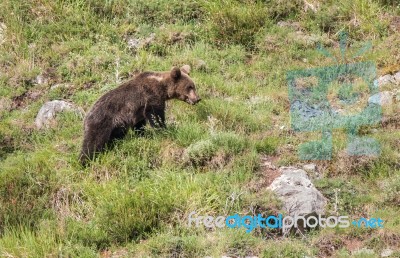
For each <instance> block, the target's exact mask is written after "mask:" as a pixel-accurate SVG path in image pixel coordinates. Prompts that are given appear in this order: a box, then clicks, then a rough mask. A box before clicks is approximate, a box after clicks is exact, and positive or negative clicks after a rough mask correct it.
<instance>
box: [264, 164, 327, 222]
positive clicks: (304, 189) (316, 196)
mask: <svg viewBox="0 0 400 258" xmlns="http://www.w3.org/2000/svg"><path fill="white" fill-rule="evenodd" d="M279 170H280V172H281V173H282V175H281V176H280V177H278V178H276V179H275V180H274V181H273V182H272V184H271V185H270V186H269V187H268V188H269V189H271V190H272V191H273V192H274V193H275V194H276V195H277V196H278V198H279V199H281V200H282V201H283V209H284V210H285V212H286V213H287V214H289V215H291V216H292V215H299V216H307V215H310V214H324V210H325V205H326V202H327V200H326V198H325V197H324V196H323V195H322V194H321V193H320V192H319V191H318V190H317V189H316V188H315V186H314V185H313V184H312V182H311V181H310V179H309V178H308V176H307V173H306V172H305V171H304V170H302V169H297V168H295V167H281V168H280V169H279Z"/></svg>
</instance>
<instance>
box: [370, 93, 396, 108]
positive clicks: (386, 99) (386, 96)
mask: <svg viewBox="0 0 400 258" xmlns="http://www.w3.org/2000/svg"><path fill="white" fill-rule="evenodd" d="M368 102H369V103H373V104H377V105H381V106H386V105H391V104H392V102H393V93H392V92H390V91H382V92H380V93H377V94H375V95H372V96H371V97H369V99H368Z"/></svg>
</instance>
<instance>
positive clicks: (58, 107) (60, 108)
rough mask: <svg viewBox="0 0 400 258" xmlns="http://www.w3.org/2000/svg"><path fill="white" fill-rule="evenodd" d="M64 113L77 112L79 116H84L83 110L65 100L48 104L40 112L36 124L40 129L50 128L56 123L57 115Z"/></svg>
mask: <svg viewBox="0 0 400 258" xmlns="http://www.w3.org/2000/svg"><path fill="white" fill-rule="evenodd" d="M64 111H71V112H76V113H78V114H79V115H82V116H83V114H84V112H83V110H82V109H80V108H78V107H76V106H75V105H73V104H71V103H69V102H66V101H63V100H53V101H49V102H46V103H45V104H44V105H43V106H42V107H41V108H40V110H39V112H38V114H37V116H36V119H35V124H36V127H37V128H38V129H41V128H43V127H49V126H50V124H51V122H52V121H54V119H55V117H56V115H57V113H60V112H64Z"/></svg>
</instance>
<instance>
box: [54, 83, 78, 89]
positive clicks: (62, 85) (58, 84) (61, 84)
mask: <svg viewBox="0 0 400 258" xmlns="http://www.w3.org/2000/svg"><path fill="white" fill-rule="evenodd" d="M72 87H73V86H72V84H69V83H57V84H54V85H53V86H51V87H50V90H55V89H58V88H64V89H68V88H72Z"/></svg>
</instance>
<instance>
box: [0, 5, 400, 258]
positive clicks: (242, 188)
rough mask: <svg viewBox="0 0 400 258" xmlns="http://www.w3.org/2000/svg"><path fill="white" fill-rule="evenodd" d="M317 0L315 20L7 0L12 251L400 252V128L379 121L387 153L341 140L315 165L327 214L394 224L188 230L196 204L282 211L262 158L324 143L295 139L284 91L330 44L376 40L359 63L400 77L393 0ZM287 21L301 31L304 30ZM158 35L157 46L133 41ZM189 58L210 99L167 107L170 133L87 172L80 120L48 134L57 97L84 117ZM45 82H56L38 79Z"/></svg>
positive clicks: (249, 8) (3, 8)
mask: <svg viewBox="0 0 400 258" xmlns="http://www.w3.org/2000/svg"><path fill="white" fill-rule="evenodd" d="M308 2H310V3H311V4H313V5H314V6H315V7H317V11H316V12H314V11H312V10H311V9H308V10H307V11H306V10H305V8H304V1H300V0H296V1H283V0H264V1H252V0H243V1H242V0H240V1H239V0H237V1H236V0H235V1H226V0H216V1H211V2H210V1H192V0H188V1H176V0H172V1H167V0H158V1H144V0H136V1H133V0H132V1H120V0H111V1H94V0H88V1H83V0H69V1H50V0H44V1H38V0H30V1H22V0H17V1H12V0H4V1H2V2H1V3H0V22H1V23H4V24H5V25H6V29H5V31H4V32H1V31H0V42H1V38H4V39H5V41H4V43H2V44H1V45H0V256H5V257H99V256H104V257H109V256H110V255H112V254H114V255H115V256H121V257H124V256H126V257H133V256H136V257H148V256H150V257H160V256H161V257H171V256H172V257H204V256H212V257H220V256H222V255H226V256H233V257H244V256H258V257H305V256H307V257H317V256H335V257H349V256H351V254H352V252H353V251H354V250H352V247H351V244H349V243H352V242H360V243H361V246H362V247H365V248H369V249H373V250H374V251H375V253H376V254H379V252H380V251H382V250H383V249H385V248H391V249H393V250H394V251H396V253H395V254H398V253H399V252H400V246H399V245H398V243H399V240H400V234H399V233H398V232H400V231H399V230H400V229H399V223H398V219H397V217H398V215H397V214H398V212H399V203H400V199H399V197H398V196H399V193H400V183H399V182H400V181H399V171H400V170H399V162H398V159H399V155H400V152H399V146H400V145H399V140H398V139H399V136H400V135H399V132H398V130H397V131H396V129H393V128H390V127H388V128H382V127H379V126H374V127H371V128H366V131H367V132H368V133H367V134H372V135H373V137H375V138H376V139H378V140H379V141H380V143H381V146H382V155H381V156H380V157H379V158H376V159H355V158H351V157H346V156H345V155H344V154H343V149H344V148H345V147H346V143H347V140H346V133H345V132H343V131H341V130H337V131H335V132H334V134H333V157H332V160H330V161H320V162H319V161H318V162H317V165H318V167H319V168H320V169H321V174H322V176H323V177H322V178H320V179H315V180H314V184H315V185H316V187H317V188H318V189H319V190H320V191H321V192H322V193H323V194H324V195H325V196H326V197H327V198H328V211H327V212H328V213H332V214H335V213H336V212H340V213H344V214H347V215H351V216H355V217H357V216H366V217H374V216H376V217H378V216H380V217H382V218H383V219H384V220H386V221H387V223H386V224H385V228H384V229H382V230H379V231H377V230H365V229H357V230H354V229H350V228H349V229H323V230H317V231H311V232H307V233H306V234H305V235H304V236H303V237H302V236H288V237H282V236H281V235H280V234H279V233H278V232H274V231H272V230H270V231H263V230H254V231H253V232H252V233H250V234H247V233H245V232H244V231H241V230H230V229H221V230H220V229H212V230H207V229H205V228H202V227H200V228H189V227H188V226H187V217H188V215H189V213H190V212H192V211H196V212H197V213H198V214H202V215H206V214H208V215H213V216H218V215H230V214H234V213H239V214H252V212H255V211H257V212H262V213H268V212H275V211H279V209H280V202H279V201H278V200H276V198H275V197H274V196H273V195H272V193H271V192H270V191H269V190H267V189H266V188H260V189H257V188H254V187H253V186H254V185H253V184H254V182H259V181H260V180H265V178H264V179H263V177H262V171H263V167H262V166H261V161H260V158H261V157H266V156H267V157H270V158H272V159H273V160H274V164H275V165H298V166H300V165H301V164H303V163H304V162H302V161H300V160H299V158H298V153H297V147H298V145H299V144H301V143H304V142H306V141H309V140H320V136H321V135H320V133H296V132H292V131H291V130H289V129H290V118H289V101H288V93H287V83H286V73H287V71H289V70H291V69H304V68H312V67H320V66H327V65H332V60H331V59H329V58H325V57H323V56H322V55H321V54H320V53H319V52H318V51H316V48H315V47H316V44H317V43H318V42H321V43H322V44H323V45H324V46H326V48H327V49H329V50H330V51H331V52H332V53H334V55H335V56H337V57H339V56H340V53H339V50H338V48H337V44H336V43H335V42H337V41H338V35H339V33H340V32H341V31H348V32H349V40H350V42H349V47H350V49H351V50H350V52H351V53H355V51H356V50H354V49H359V48H360V47H362V46H363V44H364V43H365V42H366V41H371V42H372V44H373V46H374V47H373V49H372V50H371V51H370V52H367V53H366V54H365V55H364V56H362V57H359V58H357V59H356V60H353V61H366V60H372V61H375V62H376V64H377V67H378V72H379V73H381V72H382V71H390V72H396V71H397V70H396V71H395V70H393V68H392V67H397V66H398V64H399V63H400V52H399V51H398V49H399V46H400V40H399V38H398V32H395V31H394V30H393V27H392V26H390V24H391V20H392V18H393V17H394V16H396V15H400V6H399V5H398V4H397V2H396V1H389V0H381V1H372V0H356V1H345V0H341V1H308ZM280 21H286V22H297V23H298V24H297V25H296V26H299V27H300V28H301V31H303V33H302V34H301V33H298V32H296V28H292V27H290V26H289V27H287V26H286V27H285V26H279V25H278V22H280ZM152 33H154V40H153V41H152V42H151V43H150V44H149V45H142V46H140V47H138V48H131V47H129V44H128V41H129V40H130V39H139V40H144V39H146V38H148V37H149V36H150V35H152ZM396 33H397V34H396ZM299 35H300V36H299ZM202 61H204V62H205V65H203V66H199V65H198V64H199V63H201V62H202ZM183 64H190V65H191V66H192V70H193V71H192V74H191V76H192V78H193V80H194V81H195V83H196V85H197V89H198V93H199V95H200V96H201V97H202V99H203V100H202V102H200V103H199V104H198V105H196V106H189V105H187V104H186V103H183V102H179V101H177V100H173V101H171V102H169V103H168V108H167V129H165V130H162V131H160V130H151V129H149V130H148V131H147V132H146V133H145V135H144V136H143V137H138V136H136V135H135V134H134V133H130V134H129V135H128V136H127V137H126V138H125V139H124V140H122V141H119V142H117V143H116V144H115V146H114V147H113V148H112V149H110V150H108V151H106V152H104V153H102V154H101V155H98V156H97V157H96V159H95V160H94V161H93V162H92V163H91V164H90V166H88V167H87V168H82V167H81V166H80V165H79V164H78V161H77V158H78V153H79V150H80V145H81V141H82V137H83V121H82V117H80V116H77V115H75V114H71V113H63V114H60V115H58V116H57V119H56V123H55V124H54V125H53V126H52V127H51V128H49V129H45V130H37V129H36V128H35V125H34V120H35V116H36V114H37V112H38V111H39V109H40V107H41V105H42V104H43V103H45V102H46V101H50V100H56V99H66V100H69V101H72V102H73V103H75V104H76V105H78V106H80V107H82V108H83V109H84V110H86V111H87V110H89V108H90V107H91V106H92V105H93V103H94V102H95V101H96V100H97V99H98V98H99V97H100V96H101V95H103V94H104V93H105V92H107V91H109V90H110V89H113V88H115V87H117V86H118V84H119V83H120V82H122V81H125V80H128V79H129V78H131V77H132V76H133V74H134V73H135V72H138V71H139V72H140V71H147V70H153V71H166V70H169V69H170V68H171V67H172V66H174V65H183ZM399 69H400V68H399ZM41 74H43V75H44V76H45V77H46V78H48V81H47V82H46V83H45V84H43V85H38V84H36V83H35V79H36V77H37V76H38V75H41ZM55 84H60V85H61V86H60V87H58V88H56V89H54V88H53V89H51V86H54V85H55ZM393 88H394V86H393V85H392V86H388V88H385V89H387V90H392V89H393ZM19 100H22V101H21V103H19V102H18V101H19ZM17 103H19V104H20V105H19V106H15V105H16V104H17ZM398 108H399V104H398V103H394V104H393V106H392V107H391V108H388V109H384V115H385V116H388V117H389V116H395V115H396V113H398V112H397V110H398ZM375 129H376V130H375ZM374 130H375V131H374ZM339 190H340V191H339ZM332 246H333V247H334V248H333V249H332Z"/></svg>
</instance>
